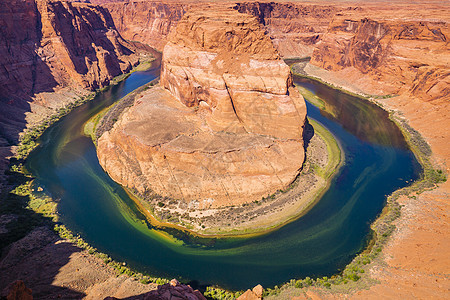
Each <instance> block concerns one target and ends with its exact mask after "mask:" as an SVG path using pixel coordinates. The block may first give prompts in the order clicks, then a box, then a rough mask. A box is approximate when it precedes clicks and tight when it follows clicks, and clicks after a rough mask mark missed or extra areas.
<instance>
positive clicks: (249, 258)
mask: <svg viewBox="0 0 450 300" xmlns="http://www.w3.org/2000/svg"><path fill="white" fill-rule="evenodd" d="M157 74H158V71H157V70H153V71H146V72H135V73H133V74H132V75H131V76H130V77H129V78H128V79H126V80H125V81H123V82H121V83H120V84H118V85H116V86H112V87H110V88H108V89H107V90H106V91H104V92H102V93H101V94H99V95H98V96H97V97H96V98H95V99H94V100H93V101H91V102H89V103H86V104H84V105H83V106H81V107H79V108H76V109H75V110H74V111H72V112H71V113H70V114H69V115H67V116H66V117H64V118H62V119H61V120H60V121H59V122H58V123H56V124H55V125H53V126H52V127H50V128H49V129H48V130H47V131H46V132H45V133H44V134H43V135H42V137H41V138H40V143H41V144H40V146H39V147H38V148H37V149H36V150H35V151H33V152H32V153H31V155H30V156H29V159H28V161H27V169H28V170H29V171H30V172H31V173H32V174H33V175H34V176H36V178H37V180H36V184H37V185H39V186H42V187H43V188H44V192H45V193H47V194H50V195H51V196H52V197H54V198H56V199H58V200H59V204H58V212H59V214H60V215H61V220H62V222H63V223H64V224H66V225H67V227H68V228H70V229H71V230H72V231H74V232H75V233H79V234H80V235H81V236H82V237H83V238H84V239H85V240H86V241H87V242H88V243H90V244H91V245H92V246H94V247H96V248H98V249H99V250H100V251H101V252H105V253H107V254H109V255H110V256H111V257H113V258H114V259H116V260H118V261H125V262H126V263H127V264H128V265H129V266H131V267H134V268H135V269H137V270H139V271H143V272H147V273H149V274H151V275H153V276H159V277H168V278H174V277H175V278H179V279H181V280H183V281H188V282H189V281H191V283H193V284H201V285H203V284H217V285H220V286H222V287H224V288H228V289H246V288H249V287H252V286H254V285H256V284H258V283H260V284H262V285H263V286H264V287H271V286H274V285H277V284H281V283H283V282H286V281H288V280H290V279H293V278H302V277H305V276H310V277H313V276H329V275H332V274H336V273H337V272H339V270H342V269H343V268H344V267H345V265H346V264H348V263H349V262H350V261H351V259H352V258H353V257H354V256H355V255H356V254H357V253H358V252H360V251H361V250H362V249H363V248H364V246H365V245H366V243H367V239H368V237H369V231H370V227H369V226H370V223H371V222H372V221H373V220H375V218H376V217H377V215H378V214H379V213H380V212H381V210H382V208H383V205H384V203H385V201H386V196H387V195H389V194H390V193H391V192H393V191H394V190H396V189H398V188H401V187H404V186H406V185H408V184H410V183H411V181H412V180H415V179H416V178H418V176H419V173H420V166H419V165H418V163H417V161H416V160H415V158H414V156H413V154H412V153H411V151H410V150H409V149H408V147H407V145H406V143H405V141H404V138H403V136H402V135H401V133H400V131H399V129H398V128H397V127H396V126H395V125H394V123H392V122H391V121H390V120H389V119H388V114H387V113H386V112H385V111H383V110H381V109H380V108H378V107H376V106H375V105H373V104H371V103H369V102H367V101H362V100H361V99H357V98H354V97H352V96H349V95H347V94H345V93H342V92H339V91H337V90H334V89H331V88H329V87H327V86H324V85H322V84H320V83H317V82H314V81H310V80H306V79H300V78H297V79H296V84H298V85H301V86H302V87H304V88H306V89H308V90H309V91H310V92H312V93H314V94H315V95H318V96H319V97H321V98H322V99H323V100H324V103H325V108H324V110H322V111H320V110H319V109H318V108H316V107H314V106H312V105H310V104H308V116H309V117H310V118H314V119H315V120H317V121H318V122H320V123H321V124H323V125H324V126H325V127H326V128H327V129H328V130H330V131H331V132H332V133H333V134H334V135H335V137H336V138H337V139H338V140H339V142H340V144H341V146H342V149H343V151H344V153H345V163H344V165H343V167H342V168H341V169H340V170H339V173H338V174H337V175H336V176H335V177H334V178H333V180H332V182H331V185H330V188H329V190H328V191H327V192H326V193H325V194H324V195H323V197H322V198H321V199H320V201H319V202H318V203H317V204H316V205H315V206H314V207H313V208H312V209H311V210H310V211H309V212H308V213H307V214H305V215H304V216H302V217H301V218H300V219H298V220H296V221H294V222H292V223H289V224H287V225H285V226H283V227H282V228H280V229H278V230H276V231H273V232H271V233H268V234H265V235H262V236H258V237H253V238H227V239H213V240H208V241H207V243H203V245H202V243H197V242H189V241H186V240H184V241H182V240H178V239H175V238H167V235H164V234H161V232H160V231H157V230H154V229H149V226H148V224H147V222H146V221H145V218H144V217H143V216H142V215H141V214H140V213H139V211H138V209H137V208H136V207H135V205H134V203H133V201H132V200H131V199H130V198H129V197H128V196H127V195H126V193H125V192H124V190H123V189H122V188H121V186H120V185H118V184H116V183H115V182H113V181H112V180H111V179H110V178H109V176H108V175H107V174H106V173H105V172H104V171H103V169H102V168H101V167H100V165H99V163H98V160H97V156H96V152H95V146H94V144H93V143H92V141H91V140H90V139H89V138H88V137H86V136H84V135H83V133H82V132H83V124H84V123H85V122H86V121H87V120H88V119H89V118H90V117H91V116H93V115H94V114H96V113H97V112H99V111H100V110H101V109H103V108H104V107H106V106H108V105H110V104H112V103H113V102H114V101H117V100H118V99H120V98H121V97H123V96H125V95H126V94H127V93H129V92H131V91H133V90H134V89H136V88H137V87H139V86H141V85H143V84H145V83H147V82H149V81H151V80H152V79H154V78H156V76H157Z"/></svg>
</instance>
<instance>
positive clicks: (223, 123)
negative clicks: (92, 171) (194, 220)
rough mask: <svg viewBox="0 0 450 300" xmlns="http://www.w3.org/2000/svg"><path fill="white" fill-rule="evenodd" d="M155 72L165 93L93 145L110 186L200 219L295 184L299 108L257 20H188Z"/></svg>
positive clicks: (200, 16) (146, 96) (225, 15)
mask: <svg viewBox="0 0 450 300" xmlns="http://www.w3.org/2000/svg"><path fill="white" fill-rule="evenodd" d="M162 64H163V66H162V74H161V85H162V86H163V87H165V88H166V89H162V88H159V87H158V88H154V89H152V90H150V91H147V92H144V93H143V94H142V97H141V98H139V101H135V103H134V105H133V106H132V107H131V108H130V109H129V110H128V111H126V112H124V113H123V115H122V116H121V117H120V119H119V121H118V122H117V123H116V124H115V125H114V127H113V129H112V130H111V131H109V132H105V133H104V134H103V135H102V136H101V137H100V139H99V140H98V156H99V161H100V164H101V165H102V166H103V168H104V169H105V170H107V171H108V173H109V174H110V176H111V177H112V178H113V179H114V180H115V181H117V182H119V183H121V184H123V185H125V186H128V187H130V188H133V189H135V190H137V191H138V192H139V193H141V194H148V193H149V191H152V192H154V193H156V194H158V195H161V196H165V197H169V198H172V199H176V200H178V201H180V203H181V204H180V205H187V206H189V207H192V208H200V209H201V208H215V207H224V206H229V205H236V204H242V203H248V202H252V201H255V200H260V199H261V198H262V197H265V196H267V195H268V194H272V193H274V192H275V191H277V190H278V189H283V188H285V187H286V186H288V185H289V184H290V183H291V182H292V181H293V180H294V179H295V177H296V176H297V175H298V173H299V170H300V169H301V166H302V163H303V161H304V149H303V126H304V122H305V117H306V106H305V102H304V100H303V98H302V97H301V95H300V94H299V93H298V92H297V91H296V89H295V88H293V87H292V79H291V74H290V70H289V67H288V66H287V65H286V64H285V63H284V62H283V61H282V60H281V59H280V57H279V54H278V52H277V51H276V50H275V48H274V47H273V45H272V43H271V41H270V39H269V37H268V36H267V35H265V34H264V31H263V30H262V29H261V27H260V25H259V24H258V21H257V20H256V18H254V17H252V16H249V15H246V14H240V13H238V12H237V11H235V10H229V9H228V10H219V9H209V10H206V9H205V10H203V11H201V12H192V13H187V14H186V15H185V16H184V17H183V19H182V20H181V21H180V22H179V23H178V26H177V29H176V31H173V32H172V33H171V34H170V41H169V43H168V44H167V45H166V46H165V48H164V52H163V62H162ZM183 203H184V204H183Z"/></svg>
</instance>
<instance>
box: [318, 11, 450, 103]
mask: <svg viewBox="0 0 450 300" xmlns="http://www.w3.org/2000/svg"><path fill="white" fill-rule="evenodd" d="M364 15H365V16H367V17H362V16H363V13H361V12H349V13H345V14H340V15H339V16H336V17H335V18H334V19H333V21H332V22H331V23H330V26H329V29H328V31H327V33H326V34H325V35H323V37H322V40H321V42H320V43H319V44H318V45H317V47H316V49H315V50H314V53H313V56H312V60H311V63H312V64H313V65H316V66H319V67H321V68H323V69H326V70H329V71H332V72H341V73H342V74H344V73H345V75H346V76H345V77H347V78H348V80H349V81H353V82H354V83H355V84H357V85H359V86H360V87H361V88H362V89H363V90H366V91H368V92H369V93H371V94H375V95H380V94H381V95H385V94H397V95H399V94H403V93H405V92H408V93H410V94H411V95H412V96H414V97H418V98H420V99H422V100H424V101H434V100H440V101H442V100H450V96H449V95H450V71H449V68H450V64H449V55H448V53H449V52H450V46H449V43H448V39H449V37H450V27H449V24H448V22H443V21H441V20H439V21H437V20H433V19H427V18H424V17H414V16H408V15H406V16H401V15H396V16H395V17H389V14H387V13H386V14H383V11H378V12H377V11H373V12H372V14H369V13H367V12H365V13H364ZM377 83H378V84H377Z"/></svg>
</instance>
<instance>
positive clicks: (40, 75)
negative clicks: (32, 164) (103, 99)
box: [0, 0, 139, 144]
mask: <svg viewBox="0 0 450 300" xmlns="http://www.w3.org/2000/svg"><path fill="white" fill-rule="evenodd" d="M138 60H139V56H138V55H137V53H136V49H135V46H134V45H133V44H130V43H128V42H127V41H125V40H124V39H122V37H121V36H120V34H119V33H118V32H117V31H116V29H115V27H114V23H113V20H112V18H111V15H110V14H109V12H108V11H107V10H106V9H105V8H102V7H100V6H95V5H88V4H81V3H69V2H61V1H49V0H24V1H19V0H13V1H8V2H5V3H3V4H2V5H1V8H0V101H1V102H0V103H1V105H2V112H3V113H2V114H1V115H0V125H1V128H2V130H1V131H0V144H3V141H2V139H6V140H7V142H5V144H8V143H13V142H14V141H17V133H18V132H20V131H21V130H22V129H23V128H24V127H25V126H26V123H28V122H29V120H25V116H24V115H25V113H26V112H30V111H32V112H33V110H35V111H37V114H44V112H42V111H41V110H44V109H46V108H48V107H58V106H59V107H60V106H61V104H60V103H59V104H58V103H53V102H55V101H53V98H56V97H44V98H40V97H36V95H38V94H41V93H49V92H55V91H57V90H60V89H61V88H64V87H73V89H87V90H92V89H96V88H99V87H103V86H106V85H108V84H109V82H110V80H111V79H112V78H113V77H115V76H117V75H120V74H122V73H124V72H128V71H129V70H130V69H131V68H132V66H133V65H135V64H137V63H138ZM60 102H62V101H60ZM36 105H37V106H38V107H36Z"/></svg>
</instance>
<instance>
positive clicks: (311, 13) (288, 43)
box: [93, 0, 342, 57]
mask: <svg viewBox="0 0 450 300" xmlns="http://www.w3.org/2000/svg"><path fill="white" fill-rule="evenodd" d="M93 2H94V3H101V4H102V6H103V7H105V8H107V9H108V10H109V11H110V13H111V16H112V18H113V19H114V22H115V24H116V26H117V28H118V30H119V32H120V33H121V34H122V35H123V37H125V38H126V39H129V40H136V41H140V42H142V43H146V44H148V45H151V46H152V47H155V48H157V49H158V50H162V49H163V47H164V45H165V43H166V42H167V35H168V33H169V30H170V28H171V27H173V26H175V25H176V23H177V22H178V21H179V20H180V18H181V17H182V16H183V14H184V13H185V12H186V11H187V10H188V9H190V8H193V9H196V10H198V11H201V10H202V9H203V8H204V7H207V6H208V5H209V4H207V3H196V2H194V1H166V2H160V1H150V0H148V1H135V2H133V1H127V2H125V3H124V2H118V1H112V0H95V1H93ZM215 5H216V6H217V7H233V8H234V9H236V10H238V11H239V12H242V13H248V14H251V15H254V16H255V17H256V18H257V19H258V21H259V23H260V24H261V25H263V26H264V28H265V30H266V31H267V32H268V34H269V36H270V37H271V39H272V41H273V43H274V45H275V47H276V48H277V50H278V51H279V52H280V54H281V55H282V56H284V57H305V56H311V54H312V51H313V47H314V45H315V44H316V43H317V42H318V41H319V40H320V36H321V35H322V34H323V33H324V32H326V29H327V27H328V23H329V22H330V20H331V18H332V17H333V15H334V14H335V13H336V12H338V11H340V10H341V9H342V8H339V7H337V6H331V5H311V4H296V3H278V2H239V3H237V4H236V3H233V2H232V1H229V2H225V1H224V2H222V3H220V4H219V3H216V4H215Z"/></svg>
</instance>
